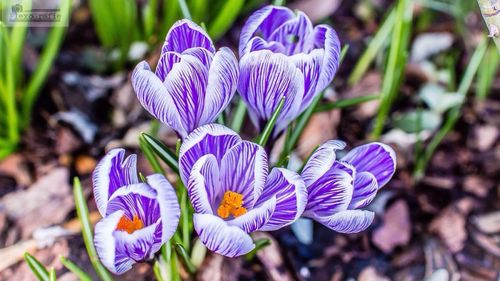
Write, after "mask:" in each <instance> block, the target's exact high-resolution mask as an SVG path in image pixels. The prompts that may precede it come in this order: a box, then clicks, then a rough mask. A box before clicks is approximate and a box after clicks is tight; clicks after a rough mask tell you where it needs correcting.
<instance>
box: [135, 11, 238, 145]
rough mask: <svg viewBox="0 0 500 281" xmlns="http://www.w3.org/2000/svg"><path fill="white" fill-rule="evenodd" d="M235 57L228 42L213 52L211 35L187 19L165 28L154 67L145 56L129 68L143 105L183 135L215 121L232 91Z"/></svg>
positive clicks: (229, 98)
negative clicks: (166, 29) (166, 31)
mask: <svg viewBox="0 0 500 281" xmlns="http://www.w3.org/2000/svg"><path fill="white" fill-rule="evenodd" d="M238 73H239V69H238V61H237V59H236V57H235V56H234V54H233V52H232V51H231V50H230V49H229V48H225V47H224V48H221V49H220V50H219V51H217V52H216V50H215V47H214V45H213V43H212V40H211V39H210V37H209V36H208V35H207V34H206V32H205V31H204V30H203V29H202V28H201V27H200V26H198V25H196V24H195V23H193V22H191V21H189V20H181V21H178V22H176V23H175V24H174V25H173V26H172V28H171V29H170V31H169V32H168V34H167V37H166V39H165V43H164V45H163V48H162V51H161V57H160V60H159V61H158V64H157V66H156V71H155V72H154V73H153V72H152V71H151V69H150V67H149V65H148V63H147V62H145V61H143V62H141V63H139V64H138V65H137V66H136V68H135V69H134V72H133V73H132V86H133V87H134V90H135V92H136V94H137V98H138V99H139V101H140V102H141V104H142V106H144V108H146V110H147V111H149V113H151V114H152V115H153V116H154V117H155V118H156V119H158V120H160V121H161V122H163V123H165V124H167V125H168V126H170V127H172V128H173V129H174V130H175V131H176V132H177V133H178V134H179V135H180V136H181V137H185V136H187V135H188V134H189V133H190V132H192V131H193V130H194V129H196V128H197V127H199V126H201V125H204V124H208V123H211V122H213V121H214V120H215V119H216V118H217V116H218V115H219V114H220V113H221V112H222V111H223V110H224V109H225V108H226V106H227V105H228V104H229V102H230V100H231V98H232V97H233V95H234V92H235V91H236V87H237V82H238V81H237V80H238Z"/></svg>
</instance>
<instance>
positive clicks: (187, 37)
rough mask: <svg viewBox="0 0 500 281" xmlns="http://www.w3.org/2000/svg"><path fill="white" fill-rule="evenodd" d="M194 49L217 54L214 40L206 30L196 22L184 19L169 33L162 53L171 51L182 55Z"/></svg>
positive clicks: (175, 24)
mask: <svg viewBox="0 0 500 281" xmlns="http://www.w3.org/2000/svg"><path fill="white" fill-rule="evenodd" d="M194 47H202V48H205V49H207V50H209V51H210V52H215V47H214V45H213V43H212V40H211V39H210V37H209V36H208V34H207V33H206V32H205V30H203V28H201V27H200V26H198V25H197V24H195V23H194V22H192V21H190V20H187V19H183V20H180V21H177V22H176V23H174V25H173V26H172V27H171V28H170V30H169V31H168V34H167V37H166V38H165V43H164V44H163V48H162V53H164V52H169V51H173V52H178V53H182V52H184V51H185V50H187V49H190V48H194Z"/></svg>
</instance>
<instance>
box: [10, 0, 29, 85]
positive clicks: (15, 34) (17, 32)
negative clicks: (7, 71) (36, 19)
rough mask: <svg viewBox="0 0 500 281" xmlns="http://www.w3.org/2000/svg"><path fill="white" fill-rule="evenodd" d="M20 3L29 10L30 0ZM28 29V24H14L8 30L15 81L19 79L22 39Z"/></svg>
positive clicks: (20, 75)
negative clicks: (9, 30)
mask: <svg viewBox="0 0 500 281" xmlns="http://www.w3.org/2000/svg"><path fill="white" fill-rule="evenodd" d="M21 5H22V7H23V9H24V10H26V11H29V10H31V0H22V2H21ZM27 30H28V25H22V24H19V25H14V26H13V27H12V29H11V32H10V48H11V50H12V51H11V53H12V64H13V65H14V66H15V67H16V69H15V77H16V81H19V82H20V81H21V79H22V70H23V68H22V67H21V65H22V63H21V58H22V54H23V50H24V48H23V47H24V41H25V39H26V32H27Z"/></svg>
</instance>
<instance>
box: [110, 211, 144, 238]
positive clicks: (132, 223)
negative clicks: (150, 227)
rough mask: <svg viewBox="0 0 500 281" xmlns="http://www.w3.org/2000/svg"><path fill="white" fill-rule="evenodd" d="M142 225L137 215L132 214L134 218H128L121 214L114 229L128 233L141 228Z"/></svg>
mask: <svg viewBox="0 0 500 281" xmlns="http://www.w3.org/2000/svg"><path fill="white" fill-rule="evenodd" d="M143 227H144V223H143V222H142V221H141V219H140V218H139V216H137V215H134V218H133V219H132V220H130V219H129V218H127V216H125V215H123V216H122V217H121V218H120V221H119V222H118V225H117V226H116V230H121V231H126V232H128V233H129V234H131V233H132V232H134V231H136V230H139V229H142V228H143Z"/></svg>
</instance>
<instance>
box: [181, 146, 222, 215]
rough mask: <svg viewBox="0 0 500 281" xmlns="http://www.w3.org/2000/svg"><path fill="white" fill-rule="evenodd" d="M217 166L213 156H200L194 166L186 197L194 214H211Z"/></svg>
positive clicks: (216, 182) (215, 189)
mask: <svg viewBox="0 0 500 281" xmlns="http://www.w3.org/2000/svg"><path fill="white" fill-rule="evenodd" d="M219 187H220V183H219V165H218V164H217V159H216V158H215V156H214V155H212V154H208V155H204V156H202V157H201V158H200V159H199V160H198V161H196V163H195V164H194V166H193V168H192V170H191V174H190V176H189V182H188V184H187V189H188V195H189V199H190V201H191V204H192V205H193V209H194V211H195V213H200V214H213V213H214V211H213V208H214V206H215V205H216V203H217V202H215V198H216V196H217V194H218V192H217V191H218V189H219Z"/></svg>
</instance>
